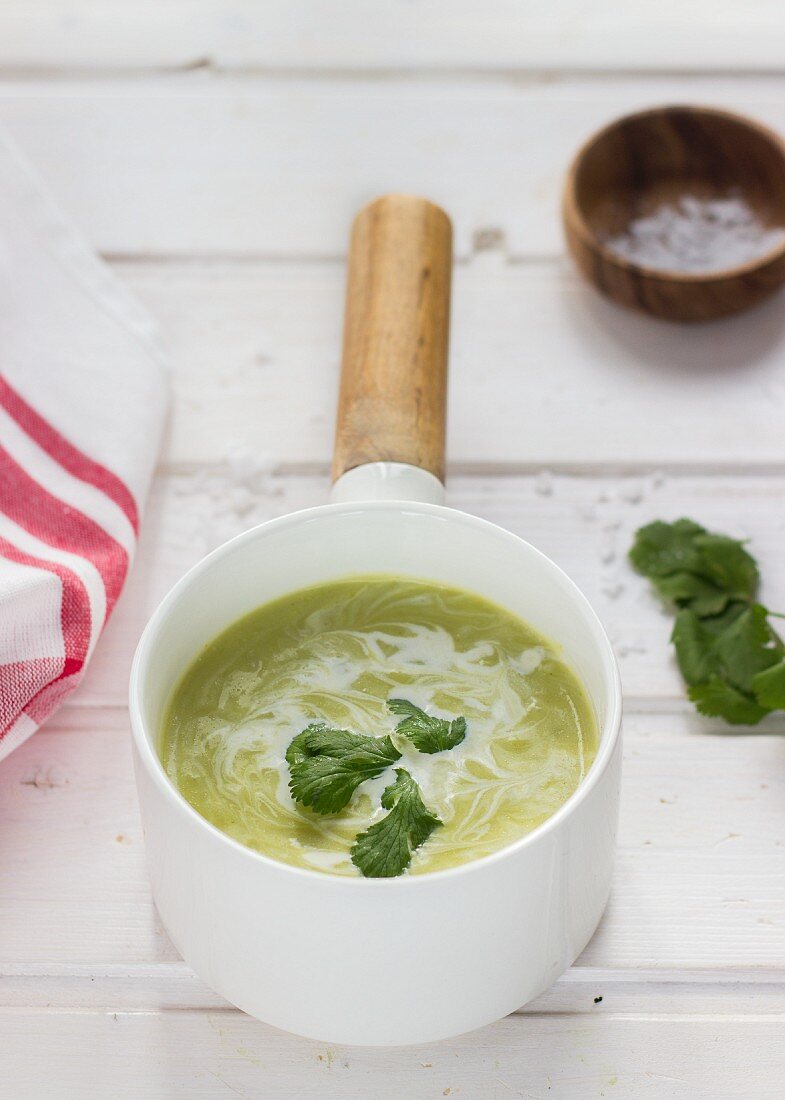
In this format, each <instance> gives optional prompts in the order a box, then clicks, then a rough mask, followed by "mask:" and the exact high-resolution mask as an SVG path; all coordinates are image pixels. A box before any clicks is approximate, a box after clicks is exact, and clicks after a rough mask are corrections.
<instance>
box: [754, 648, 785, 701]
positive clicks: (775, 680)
mask: <svg viewBox="0 0 785 1100" xmlns="http://www.w3.org/2000/svg"><path fill="white" fill-rule="evenodd" d="M752 690H753V691H754V692H755V697H756V699H757V700H758V702H759V703H760V705H761V706H762V707H767V708H768V709H769V710H785V660H781V661H778V662H777V664H776V665H772V666H771V668H767V669H764V671H763V672H759V673H758V674H757V676H754V677H753V680H752Z"/></svg>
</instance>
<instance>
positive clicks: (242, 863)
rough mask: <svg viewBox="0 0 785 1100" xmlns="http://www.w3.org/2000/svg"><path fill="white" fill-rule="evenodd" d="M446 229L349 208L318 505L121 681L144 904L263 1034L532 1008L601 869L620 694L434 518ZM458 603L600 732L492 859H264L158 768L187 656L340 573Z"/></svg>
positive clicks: (564, 635)
mask: <svg viewBox="0 0 785 1100" xmlns="http://www.w3.org/2000/svg"><path fill="white" fill-rule="evenodd" d="M450 269H451V228H450V223H449V220H448V218H447V217H446V215H445V214H444V213H443V212H442V211H441V210H439V209H438V208H437V207H435V206H433V205H432V204H430V203H427V202H425V201H424V200H422V199H416V198H410V197H404V196H387V197H385V198H383V199H380V200H378V201H377V202H375V203H373V204H371V205H370V206H369V207H366V208H365V209H364V210H363V211H361V213H360V215H359V216H358V218H357V221H356V222H355V226H354V230H353V234H352V244H351V256H350V264H349V283H348V293H347V310H346V323H345V337H344V365H343V375H342V385H341V396H340V409H339V417H338V430H337V439H336V451H335V470H334V473H335V476H336V481H335V484H334V487H333V498H332V499H333V503H331V504H328V505H326V506H324V507H320V508H310V509H307V510H306V511H302V512H297V513H295V514H294V515H290V516H286V517H284V518H282V519H276V520H272V521H271V522H269V523H264V524H262V525H261V526H259V527H255V528H254V529H253V530H251V531H247V532H246V533H245V534H243V535H240V536H238V537H237V538H235V539H232V540H231V541H230V542H228V543H226V544H225V545H224V546H222V547H220V548H219V549H217V550H215V551H214V552H213V553H212V554H210V555H209V556H208V557H207V558H205V559H204V561H202V562H200V564H198V565H197V566H196V567H195V568H193V569H192V570H191V571H190V572H189V573H187V574H186V576H184V577H183V578H182V580H180V581H179V582H178V583H177V584H176V585H175V587H174V588H173V589H172V591H171V592H170V593H169V594H168V596H167V597H166V598H165V599H164V601H163V603H162V604H161V605H160V607H159V608H158V609H157V611H156V612H155V614H154V615H153V617H152V619H151V620H150V623H149V624H148V626H147V628H146V630H145V632H144V634H143V636H142V639H141V641H140V643H139V647H138V649H137V653H136V657H135V660H134V664H133V669H132V673H131V688H130V708H131V721H132V726H133V739H134V756H135V763H136V775H137V784H138V789H139V800H140V804H141V810H142V819H143V824H144V832H145V841H146V848H147V858H148V863H149V870H150V878H151V881H152V888H153V895H154V897H155V902H156V905H157V907H158V911H159V913H160V915H161V919H162V921H163V923H164V925H165V926H166V929H167V931H168V933H169V935H170V936H171V938H172V940H173V942H174V944H175V946H176V947H177V949H178V950H179V951H180V952H181V954H182V956H183V958H184V959H185V960H186V962H187V963H188V964H189V965H190V966H192V967H193V969H194V970H195V971H196V972H197V973H198V974H199V975H200V976H201V977H202V978H203V979H204V981H205V982H207V983H208V984H209V985H210V986H212V987H213V988H214V989H215V990H217V991H218V992H219V993H220V994H222V995H223V996H224V997H226V998H227V999H228V1000H229V1001H231V1002H232V1003H233V1004H235V1005H237V1006H239V1007H240V1008H241V1009H244V1010H245V1011H246V1012H249V1013H250V1014H251V1015H253V1016H256V1017H258V1018H259V1019H260V1020H264V1021H266V1022H267V1023H269V1024H273V1025H275V1026H276V1027H280V1028H284V1029H286V1030H287V1031H293V1032H297V1033H298V1034H301V1035H306V1036H310V1037H312V1038H317V1039H320V1040H324V1041H328V1042H334V1043H347V1044H385V1045H386V1044H402V1043H420V1042H426V1041H432V1040H436V1039H442V1038H446V1037H449V1036H453V1035H456V1034H459V1033H461V1032H465V1031H469V1030H471V1029H472V1028H477V1027H481V1026H482V1025H484V1024H488V1023H490V1022H491V1021H493V1020H496V1019H498V1018H499V1017H501V1016H504V1015H505V1014H506V1013H509V1012H511V1011H513V1010H515V1009H517V1008H519V1007H520V1006H521V1005H522V1004H524V1003H525V1002H526V1001H529V1000H530V999H531V998H533V997H536V996H537V994H539V993H541V992H542V991H543V990H545V989H546V988H547V987H548V986H549V985H551V983H552V982H554V981H555V980H556V978H558V977H559V975H560V974H561V973H562V972H563V971H564V970H565V968H566V967H568V966H569V965H570V964H571V963H572V962H573V960H574V959H575V958H576V956H577V955H578V954H579V953H580V951H581V950H582V949H583V947H584V946H585V944H586V943H587V941H588V940H589V938H590V937H591V935H592V933H593V932H594V930H595V928H596V926H597V923H598V921H599V919H600V916H601V915H602V911H603V909H604V907H605V903H606V900H607V897H608V891H609V886H610V878H611V867H612V862H613V853H614V844H615V833H616V821H617V815H618V801H619V777H620V766H621V738H620V720H621V689H620V683H619V675H618V670H617V666H616V662H615V659H614V655H613V652H612V649H611V646H610V643H609V641H608V638H607V637H606V635H605V632H604V630H603V628H602V626H601V625H600V622H599V620H598V619H597V616H596V615H595V613H594V612H593V610H592V609H591V607H590V606H589V604H588V602H587V601H586V599H585V598H584V596H583V595H582V594H581V592H580V591H579V590H578V589H577V588H576V587H575V585H574V584H573V583H572V581H571V580H570V579H569V578H568V577H567V576H566V575H565V574H564V573H563V572H562V571H561V569H560V568H559V567H558V566H557V565H555V564H554V563H553V562H552V561H550V560H549V559H548V558H546V557H545V556H544V555H543V554H541V553H540V552H539V551H538V550H536V549H535V548H534V547H533V546H530V545H529V544H528V543H527V542H524V541H523V540H522V539H520V538H518V537H516V536H515V535H512V534H509V533H508V532H506V531H504V530H502V529H501V528H499V527H496V526H494V525H493V524H491V523H487V522H485V521H484V520H480V519H476V518H474V517H473V516H469V515H466V514H464V513H462V512H458V511H455V510H454V509H451V508H446V507H444V505H443V503H442V501H443V492H444V491H443V487H442V481H443V455H444V405H445V393H446V359H447V331H448V314H449V293H450ZM362 573H386V574H389V573H393V574H400V575H403V576H411V577H418V578H426V579H430V580H435V581H439V582H444V583H448V584H452V585H456V586H458V587H460V588H464V589H468V590H469V591H473V592H476V593H478V594H480V595H482V596H485V597H487V598H489V599H491V600H494V601H496V602H497V603H499V604H502V605H503V606H504V607H506V608H508V609H509V610H510V611H512V612H515V613H516V614H519V615H520V616H521V617H522V618H523V619H525V620H526V621H527V622H529V623H531V624H532V625H533V626H534V627H535V628H536V629H537V630H539V631H541V632H542V633H543V634H544V635H546V636H547V637H548V638H550V639H553V640H554V641H556V642H558V643H559V644H560V645H561V647H562V650H563V656H564V658H565V660H566V661H567V662H568V663H569V664H570V665H571V666H572V667H573V668H574V669H575V671H576V672H577V673H578V675H579V676H580V677H581V679H582V681H583V683H584V685H585V687H586V689H587V691H588V693H589V696H590V699H591V702H592V704H593V706H594V710H595V713H596V717H597V723H598V727H599V731H600V742H599V748H598V752H597V756H596V759H595V761H594V763H593V764H592V766H591V768H590V770H589V772H588V774H587V776H586V778H585V779H584V781H583V782H582V783H581V785H580V786H579V788H578V789H577V790H576V791H575V793H574V794H573V795H572V797H571V798H570V799H569V800H568V801H567V802H566V803H565V804H564V805H563V806H562V807H561V808H560V809H559V810H558V811H557V812H556V813H555V814H554V815H553V816H552V817H551V818H550V819H548V820H547V821H546V822H545V823H544V824H543V825H541V826H540V827H539V828H537V829H535V830H534V831H533V832H531V833H530V834H529V835H527V836H524V837H522V838H521V839H520V840H518V841H517V842H516V843H514V844H511V845H510V846H509V847H507V848H504V849H502V850H500V851H497V852H495V853H494V854H492V855H489V856H486V857H485V858H483V859H479V860H476V861H475V862H472V863H467V864H464V865H462V866H459V867H455V868H453V869H450V870H445V871H438V872H435V873H431V874H423V875H418V876H405V875H404V876H402V877H400V878H397V879H363V878H350V877H340V876H334V875H329V874H322V873H320V872H317V871H310V870H303V869H299V868H296V867H292V866H289V865H286V864H283V863H279V862H276V861H274V860H272V859H270V858H268V857H266V856H264V855H260V854H259V853H257V852H254V851H252V850H250V849H248V848H246V847H244V846H243V845H241V844H239V843H237V842H236V841H234V840H232V839H230V838H229V837H228V836H226V835H225V834H223V833H221V832H220V831H219V830H218V829H216V828H215V827H214V826H213V825H211V824H209V823H208V822H207V821H206V820H205V819H204V818H202V817H201V816H200V815H199V814H198V813H197V812H196V811H195V810H194V809H192V808H191V806H190V805H189V804H188V803H187V802H186V801H185V799H184V798H183V797H182V796H181V795H180V794H179V793H178V791H177V789H176V788H175V787H174V786H173V784H172V783H171V782H170V780H169V778H168V777H167V775H166V773H165V771H164V769H163V767H162V765H161V760H160V757H159V751H158V750H159V738H160V734H161V728H162V722H163V717H164V713H165V709H166V706H167V703H168V700H169V698H170V696H171V693H172V690H173V688H174V687H175V685H176V684H177V682H178V680H179V679H180V677H181V675H182V674H183V672H184V671H185V669H186V668H187V667H188V665H189V664H190V663H191V661H192V660H193V659H194V658H195V657H196V655H197V654H198V653H199V651H200V650H201V649H202V648H203V647H204V646H205V645H206V644H207V643H209V642H210V641H211V640H212V639H213V638H215V636H216V635H217V634H219V633H220V632H221V631H222V630H224V628H226V627H227V626H229V625H230V624H231V623H233V622H234V621H235V620H237V619H239V618H240V617H241V616H243V615H245V614H246V613H248V612H249V611H251V610H252V609H254V608H256V607H258V606H259V605H261V604H264V603H266V602H267V601H269V600H273V599H275V598H276V597H279V596H281V595H284V594H285V593H287V592H290V591H292V590H294V589H297V588H301V587H304V586H306V585H312V584H315V583H317V582H320V581H330V580H336V579H339V578H341V577H345V576H347V575H352V574H362Z"/></svg>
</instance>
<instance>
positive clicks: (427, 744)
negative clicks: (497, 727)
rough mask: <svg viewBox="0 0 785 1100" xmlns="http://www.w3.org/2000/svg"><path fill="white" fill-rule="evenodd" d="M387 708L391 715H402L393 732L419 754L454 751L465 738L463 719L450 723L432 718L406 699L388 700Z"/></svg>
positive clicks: (443, 719) (455, 719)
mask: <svg viewBox="0 0 785 1100" xmlns="http://www.w3.org/2000/svg"><path fill="white" fill-rule="evenodd" d="M387 706H388V708H389V709H390V710H391V711H392V713H393V714H402V715H404V718H403V721H402V722H399V723H398V725H397V726H396V727H395V732H396V733H400V734H401V736H403V737H405V738H406V739H407V740H408V741H411V743H412V744H413V745H414V747H415V748H416V749H417V750H418V751H419V752H425V753H429V754H432V753H435V752H444V751H445V750H446V749H454V748H455V746H456V745H460V743H461V741H463V739H464V737H465V736H466V719H465V718H454V719H453V720H452V722H448V721H447V720H446V719H445V718H433V717H431V715H430V714H426V713H425V711H424V710H421V709H420V708H419V707H417V706H415V705H414V703H410V702H409V701H408V700H407V699H390V700H388V702H387Z"/></svg>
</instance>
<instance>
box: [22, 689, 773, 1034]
mask: <svg viewBox="0 0 785 1100" xmlns="http://www.w3.org/2000/svg"><path fill="white" fill-rule="evenodd" d="M81 714H82V723H81V728H70V729H62V728H58V719H55V720H54V721H53V722H51V723H50V724H49V726H48V727H47V729H46V730H44V731H42V732H41V733H39V734H37V735H36V736H34V737H33V738H32V739H31V740H30V741H29V742H27V743H26V744H25V745H23V746H22V747H21V748H20V749H18V750H17V751H16V752H14V753H12V754H11V756H10V757H8V759H7V760H6V761H4V763H3V767H2V769H0V868H1V869H2V871H1V872H0V873H1V874H2V878H1V879H0V943H1V944H2V960H3V962H2V965H0V978H2V976H3V974H4V970H3V967H6V966H8V967H10V968H11V969H10V970H9V971H8V974H9V976H10V977H11V978H13V979H14V981H21V980H22V979H24V978H25V977H28V978H30V979H35V980H36V981H37V980H38V979H41V978H42V977H43V978H45V977H46V975H47V974H49V973H50V971H49V970H48V967H50V966H51V965H52V964H58V965H63V966H67V967H70V968H73V966H74V965H75V964H78V965H81V967H82V969H80V970H76V971H74V970H73V969H66V970H65V971H63V970H59V971H58V969H57V967H56V968H55V970H54V971H53V972H51V973H52V974H53V976H54V977H55V978H57V977H58V974H59V975H60V976H61V977H62V976H64V977H65V978H66V979H68V980H72V979H74V978H80V977H81V979H82V980H83V981H87V975H88V974H90V975H91V976H97V977H98V978H99V980H100V981H104V982H105V981H106V980H107V979H106V973H105V970H104V969H103V968H105V967H106V966H107V965H111V967H113V968H114V970H113V971H112V973H113V974H114V975H115V977H117V976H118V973H122V968H124V967H129V966H131V965H132V964H145V965H147V964H151V963H158V962H161V963H167V964H169V963H172V962H175V961H176V960H177V955H176V952H175V951H174V948H173V947H172V946H171V944H170V943H169V941H168V939H167V937H166V935H165V933H164V932H163V930H162V928H161V926H160V924H159V922H158V920H157V917H156V915H155V911H154V909H153V905H152V902H151V899H150V895H149V888H148V883H147V875H146V869H145V864H144V852H143V841H142V836H141V826H140V823H139V820H138V812H137V807H136V798H135V791H134V784H133V776H132V772H131V760H130V751H129V738H128V734H127V732H126V731H125V730H123V729H121V728H117V726H118V723H117V722H116V720H115V712H112V714H110V722H109V726H110V728H108V729H107V728H106V726H105V725H104V712H103V711H102V710H99V709H92V710H91V709H87V710H83V711H82V712H81ZM625 737H626V745H625V773H624V785H623V798H622V810H621V822H620V832H619V852H618V858H617V868H616V877H615V883H614V888H613V894H612V898H611V903H610V906H609V909H608V912H607V914H606V916H605V918H604V920H603V922H602V924H601V926H600V929H599V931H598V933H597V935H596V936H595V938H594V940H593V941H592V942H591V944H590V945H589V947H588V948H587V950H586V951H585V952H584V954H583V956H582V958H581V960H580V961H579V964H578V965H579V967H590V968H593V969H594V970H608V969H611V970H615V971H622V970H627V969H630V968H645V969H647V970H650V971H654V970H661V969H665V970H666V971H668V970H673V969H675V968H679V967H684V968H688V969H689V968H692V969H693V970H696V969H698V968H701V969H702V968H713V969H719V970H726V971H727V970H728V969H729V968H740V969H741V971H743V972H744V973H741V974H740V975H739V979H740V980H742V981H744V980H745V974H748V972H749V971H750V969H751V968H753V967H763V968H765V969H766V970H767V972H771V971H773V970H774V969H777V970H778V971H779V972H782V973H785V936H783V926H784V924H785V846H784V845H783V842H782V837H783V836H785V778H783V768H782V760H783V751H785V739H783V737H782V736H781V735H779V736H777V735H761V736H759V737H754V738H753V737H731V736H728V735H727V734H725V733H708V732H704V730H703V726H702V723H701V722H700V721H699V720H697V719H693V718H691V717H689V716H686V715H648V714H639V715H631V716H629V717H628V718H627V720H626V724H625ZM21 913H24V920H20V919H19V917H20V914H21ZM31 968H32V969H31ZM782 973H780V978H777V981H779V980H781V979H782ZM110 977H111V974H110ZM666 977H667V975H666ZM163 978H165V979H166V980H165V981H164V982H163V985H162V987H161V989H162V990H163V993H162V995H165V994H166V990H167V989H169V990H170V991H171V989H172V988H173V987H172V986H171V983H170V981H169V979H170V978H171V974H169V976H168V977H167V975H166V974H164V975H163ZM180 978H182V976H180ZM671 978H672V976H671ZM4 980H5V979H4V978H3V981H4ZM782 980H785V979H782ZM614 981H615V979H613V978H611V980H610V984H614ZM0 984H2V982H0ZM110 984H111V983H110ZM178 988H179V989H180V992H174V993H171V996H173V997H179V996H183V995H184V994H183V993H182V985H181V986H179V987H178ZM154 991H155V986H154V985H152V986H151V987H150V994H149V995H150V996H151V997H153V998H154ZM599 993H600V994H601V993H602V990H599ZM199 996H200V994H199V993H198V990H197V991H196V992H195V993H194V991H193V990H191V991H190V992H189V993H188V994H187V1000H186V1003H192V1001H193V999H194V997H196V1000H197V1001H198V999H199ZM777 996H779V994H777ZM0 1003H3V1002H2V998H1V997H0ZM164 1003H167V1002H164ZM168 1003H171V1002H168ZM211 1003H212V1002H211V1001H210V1000H208V1001H207V1004H211ZM627 1003H628V1002H627ZM0 1031H2V1029H0Z"/></svg>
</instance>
